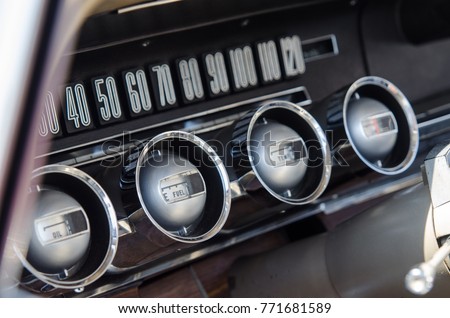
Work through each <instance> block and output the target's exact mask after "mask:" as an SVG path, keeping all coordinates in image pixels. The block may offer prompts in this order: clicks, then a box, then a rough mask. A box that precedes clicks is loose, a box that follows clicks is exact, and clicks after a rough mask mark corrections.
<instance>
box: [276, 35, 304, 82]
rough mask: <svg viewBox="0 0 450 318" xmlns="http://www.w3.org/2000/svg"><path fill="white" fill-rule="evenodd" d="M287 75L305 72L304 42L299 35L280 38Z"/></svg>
mask: <svg viewBox="0 0 450 318" xmlns="http://www.w3.org/2000/svg"><path fill="white" fill-rule="evenodd" d="M280 45H281V52H282V55H283V63H284V69H285V72H286V76H288V77H292V76H296V75H300V74H303V73H304V72H305V61H304V59H303V51H302V44H301V41H300V38H299V37H298V36H297V35H294V36H288V37H284V38H281V39H280Z"/></svg>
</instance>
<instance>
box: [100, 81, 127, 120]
mask: <svg viewBox="0 0 450 318" xmlns="http://www.w3.org/2000/svg"><path fill="white" fill-rule="evenodd" d="M103 85H105V86H106V94H103V93H102V86H103ZM94 86H95V91H96V93H97V100H98V102H99V103H102V104H103V106H102V107H100V116H101V117H102V119H103V120H104V121H108V120H110V119H111V116H112V117H113V118H116V119H117V118H120V117H121V116H122V109H121V108H120V101H119V96H118V94H117V86H116V81H115V80H114V78H113V77H111V76H108V77H107V78H106V80H105V79H103V78H99V79H96V80H95V81H94Z"/></svg>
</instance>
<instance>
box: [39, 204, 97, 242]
mask: <svg viewBox="0 0 450 318" xmlns="http://www.w3.org/2000/svg"><path fill="white" fill-rule="evenodd" d="M34 229H35V231H36V234H37V237H38V239H39V241H40V243H41V244H42V245H43V246H45V245H48V244H53V243H56V242H61V241H65V240H70V239H71V238H73V237H75V236H78V235H83V234H85V233H87V232H89V226H88V222H87V217H86V213H85V212H84V210H81V209H69V210H68V211H60V212H57V213H55V214H53V215H50V216H45V217H42V218H38V219H36V220H35V221H34Z"/></svg>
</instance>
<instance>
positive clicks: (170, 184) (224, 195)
mask: <svg viewBox="0 0 450 318" xmlns="http://www.w3.org/2000/svg"><path fill="white" fill-rule="evenodd" d="M136 190H137V193H138V197H139V201H140V203H141V205H142V208H143V210H144V212H145V213H146V215H147V217H148V218H149V220H150V221H151V222H152V223H153V225H154V226H155V227H156V228H158V229H159V230H160V231H161V232H162V233H164V234H165V235H167V236H168V237H170V238H172V239H174V240H177V241H181V242H184V243H194V242H201V241H205V240H207V239H210V238H211V237H213V236H214V235H215V234H217V233H218V232H219V231H220V229H221V228H222V227H223V225H224V224H225V221H226V219H227V217H228V213H229V209H230V204H231V190H230V181H229V178H228V174H227V173H226V170H225V167H224V165H223V163H222V161H221V160H220V158H219V157H218V156H217V154H216V153H215V152H214V150H213V149H212V148H211V147H210V146H209V145H208V144H207V143H206V142H205V141H203V140H202V139H200V138H198V137H197V136H195V135H193V134H189V133H186V132H182V131H169V132H165V133H162V134H160V135H158V136H156V137H154V138H153V139H152V140H150V141H149V142H148V143H147V144H146V145H145V147H144V148H143V150H142V151H141V153H140V155H139V158H138V161H137V164H136Z"/></svg>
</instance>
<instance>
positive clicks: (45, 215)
mask: <svg viewBox="0 0 450 318" xmlns="http://www.w3.org/2000/svg"><path fill="white" fill-rule="evenodd" d="M30 190H31V194H30V195H31V196H32V197H33V205H31V206H30V216H32V222H31V223H30V224H29V226H30V228H29V231H30V242H29V244H28V246H25V245H24V244H23V243H20V242H17V244H16V246H15V250H16V253H17V256H18V257H19V259H20V260H21V262H22V264H23V266H24V267H25V269H26V271H24V274H23V277H22V281H21V283H22V285H23V286H24V287H25V288H27V289H31V290H33V291H37V292H43V291H44V292H45V291H49V290H52V289H53V288H49V286H50V287H54V288H61V289H77V288H80V289H82V288H84V287H85V286H87V285H89V284H91V283H93V282H94V281H96V280H97V279H99V278H100V277H101V276H102V275H103V274H104V273H105V272H106V270H107V269H108V268H109V266H110V265H111V263H112V260H113V259H114V256H115V254H116V250H117V244H118V228H117V218H116V213H115V211H114V207H113V204H112V202H111V200H110V199H109V197H108V195H107V194H106V192H105V191H104V190H103V189H102V188H101V186H100V185H99V184H98V183H97V182H96V181H95V180H94V179H93V178H92V177H91V176H89V175H88V174H86V173H85V172H83V171H81V170H79V169H77V168H74V167H70V166H65V165H48V166H44V167H41V168H39V169H36V170H35V171H33V176H32V186H31V187H30ZM30 282H32V284H30Z"/></svg>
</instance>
